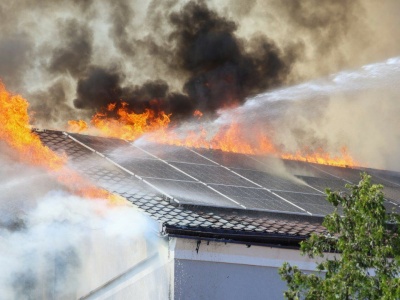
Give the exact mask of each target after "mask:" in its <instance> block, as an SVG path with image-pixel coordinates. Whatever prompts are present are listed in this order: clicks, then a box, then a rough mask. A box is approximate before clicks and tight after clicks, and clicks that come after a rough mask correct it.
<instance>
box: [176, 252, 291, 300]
mask: <svg viewBox="0 0 400 300" xmlns="http://www.w3.org/2000/svg"><path fill="white" fill-rule="evenodd" d="M277 272H278V270H277V268H272V267H260V266H252V265H240V264H230V263H216V262H208V261H191V260H186V259H176V260H175V299H208V300H209V299H246V300H257V299H263V300H265V299H282V298H283V297H282V293H283V290H284V289H285V283H284V282H283V281H281V280H280V278H279V275H278V273H277Z"/></svg>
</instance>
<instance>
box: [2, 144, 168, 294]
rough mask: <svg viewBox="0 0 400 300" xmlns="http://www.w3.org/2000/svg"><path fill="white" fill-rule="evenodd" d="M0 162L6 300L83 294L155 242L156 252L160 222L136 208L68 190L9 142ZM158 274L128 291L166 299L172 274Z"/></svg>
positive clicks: (137, 258) (134, 261) (123, 268)
mask: <svg viewBox="0 0 400 300" xmlns="http://www.w3.org/2000/svg"><path fill="white" fill-rule="evenodd" d="M0 162H1V163H2V165H3V168H2V172H1V173H0V179H1V182H2V184H1V186H0V207H1V210H0V239H1V243H0V267H1V268H2V270H4V272H2V273H1V275H0V288H1V296H2V298H4V299H78V298H79V297H81V296H84V295H86V294H88V293H89V292H90V291H92V290H94V289H96V288H98V287H99V286H100V285H102V284H104V283H106V282H107V281H109V280H110V279H112V278H113V277H116V276H118V275H120V274H121V273H123V272H125V271H126V270H127V269H129V268H130V267H133V266H135V264H137V263H138V262H139V261H141V260H142V259H145V258H146V257H147V255H148V254H149V253H147V252H146V251H147V249H148V248H147V247H149V245H151V249H152V250H153V251H155V252H157V251H158V250H157V247H158V244H157V243H158V242H157V240H156V238H157V237H156V236H155V235H154V233H153V232H152V231H154V230H155V229H156V225H155V224H154V223H153V222H152V221H150V220H149V219H147V218H145V217H144V216H143V215H142V214H139V213H138V212H136V211H135V210H134V209H133V208H132V207H110V205H108V204H107V203H106V202H105V201H102V200H87V199H82V198H79V197H76V196H73V195H70V194H68V193H67V192H66V191H65V190H64V188H63V187H62V186H60V185H59V184H58V183H57V182H56V181H55V180H54V179H53V178H52V176H51V175H49V174H46V173H44V172H43V171H41V170H38V169H35V168H30V167H27V166H26V165H22V164H20V163H18V162H17V161H16V160H14V154H13V152H12V151H11V150H10V149H8V148H7V147H6V146H4V145H0ZM153 276H155V275H154V274H153V275H149V276H147V277H146V284H143V283H141V282H140V281H139V283H132V284H131V285H130V288H129V289H131V290H132V291H134V292H135V294H136V295H137V296H138V297H140V298H141V299H155V298H157V296H156V295H158V297H159V298H160V299H163V298H165V297H166V293H167V287H166V284H167V281H166V279H165V278H163V276H158V275H157V277H154V278H153ZM155 282H157V286H159V287H160V289H159V290H157V291H156V292H154V290H155V289H154V287H153V286H152V284H155ZM152 291H153V292H152ZM163 293H164V294H163Z"/></svg>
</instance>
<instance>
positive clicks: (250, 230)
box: [36, 130, 400, 244]
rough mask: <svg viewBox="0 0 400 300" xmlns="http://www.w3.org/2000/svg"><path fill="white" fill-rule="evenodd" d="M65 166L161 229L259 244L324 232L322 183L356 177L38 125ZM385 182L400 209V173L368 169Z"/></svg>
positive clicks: (340, 183) (339, 184) (350, 172)
mask: <svg viewBox="0 0 400 300" xmlns="http://www.w3.org/2000/svg"><path fill="white" fill-rule="evenodd" d="M36 133H37V134H38V135H39V137H40V139H41V141H42V142H43V143H44V144H45V145H46V146H48V147H49V148H50V149H52V150H54V151H55V152H57V153H65V154H66V155H67V157H68V158H69V166H70V167H71V168H73V169H75V170H77V171H78V172H79V173H80V174H82V175H84V176H85V178H88V179H89V180H91V181H92V182H93V183H95V184H96V185H98V186H99V187H101V188H102V189H105V190H106V191H108V192H110V193H114V194H117V195H119V196H121V197H124V198H126V199H127V200H129V201H130V202H131V203H133V204H134V205H135V206H137V207H138V208H139V209H140V210H142V211H143V212H145V213H146V214H148V215H150V216H151V217H152V218H154V219H156V220H158V221H159V222H160V224H161V225H162V228H163V230H164V232H165V233H168V234H172V235H174V234H175V235H186V236H187V235H189V236H191V235H195V236H202V237H211V238H222V239H225V240H234V241H235V240H236V241H242V242H246V241H252V242H263V243H271V242H275V243H279V244H282V243H283V244H285V243H289V244H290V243H291V242H294V243H297V242H298V241H299V240H301V239H304V238H305V237H306V236H308V235H309V234H310V233H312V232H322V231H323V230H324V228H323V227H322V226H321V225H320V224H321V221H322V217H323V216H324V215H326V214H328V213H330V212H331V211H332V207H331V206H330V204H329V203H328V202H327V201H326V200H325V196H324V194H323V191H324V189H325V188H326V187H330V188H333V189H343V188H344V185H345V184H346V183H350V182H352V183H354V182H357V181H358V178H359V172H360V170H359V169H352V168H339V167H333V166H322V165H316V164H312V163H305V162H296V161H291V160H280V159H279V162H280V163H282V164H283V166H284V167H285V169H286V170H287V171H288V173H290V176H289V177H288V176H287V174H286V175H285V176H283V175H278V174H276V173H274V172H273V170H274V168H273V166H274V164H275V163H276V162H277V161H278V159H276V158H263V157H258V156H252V155H244V154H235V153H227V152H222V151H219V150H209V149H190V148H185V147H176V146H168V145H160V144H155V143H152V144H146V145H140V146H136V145H134V144H131V143H128V142H126V141H124V140H120V139H115V138H102V137H94V136H88V135H81V134H69V133H66V132H61V131H48V130H45V131H41V130H37V131H36ZM367 171H368V172H369V173H371V174H372V175H373V178H375V182H377V183H382V184H384V185H385V186H386V190H385V192H386V196H387V201H386V207H387V209H388V210H393V209H394V210H396V211H400V208H399V207H398V204H400V198H399V195H400V193H399V192H400V174H398V173H393V172H386V171H379V170H372V169H369V170H367Z"/></svg>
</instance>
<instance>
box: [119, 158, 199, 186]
mask: <svg viewBox="0 0 400 300" xmlns="http://www.w3.org/2000/svg"><path fill="white" fill-rule="evenodd" d="M119 163H120V165H121V166H123V167H124V168H126V169H128V170H129V171H131V172H133V173H134V174H136V175H139V176H140V177H150V178H165V179H175V180H189V181H193V179H192V178H190V177H188V176H186V175H185V174H183V173H181V172H179V171H178V170H176V169H174V168H173V167H171V166H169V165H167V164H166V163H164V162H162V161H160V160H154V159H129V160H128V159H125V160H124V161H122V162H121V161H120V162H119Z"/></svg>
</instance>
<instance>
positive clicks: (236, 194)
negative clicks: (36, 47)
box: [210, 184, 305, 213]
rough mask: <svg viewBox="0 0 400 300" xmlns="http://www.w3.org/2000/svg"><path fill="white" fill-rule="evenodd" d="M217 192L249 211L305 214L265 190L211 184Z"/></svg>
mask: <svg viewBox="0 0 400 300" xmlns="http://www.w3.org/2000/svg"><path fill="white" fill-rule="evenodd" d="M210 186H211V187H213V188H214V189H216V190H217V191H219V192H221V193H223V194H224V195H227V196H228V197H229V198H232V199H234V200H236V201H238V202H239V203H241V204H243V205H244V206H246V208H247V209H256V210H268V211H282V212H290V213H305V212H304V211H303V210H301V209H299V208H297V207H295V206H294V205H291V204H290V203H288V202H286V201H284V200H283V199H281V198H279V197H277V196H275V195H274V194H272V193H270V192H268V191H267V190H266V189H263V188H251V187H237V186H226V185H216V184H210Z"/></svg>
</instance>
